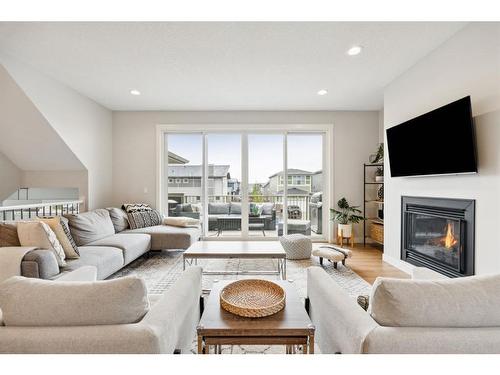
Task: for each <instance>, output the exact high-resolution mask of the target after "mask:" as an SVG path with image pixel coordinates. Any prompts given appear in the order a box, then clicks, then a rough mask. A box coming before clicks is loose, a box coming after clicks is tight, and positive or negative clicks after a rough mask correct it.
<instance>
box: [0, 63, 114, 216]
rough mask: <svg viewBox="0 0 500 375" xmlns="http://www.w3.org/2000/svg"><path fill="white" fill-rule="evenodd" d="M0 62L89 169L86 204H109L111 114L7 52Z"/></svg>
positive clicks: (110, 186) (98, 205)
mask: <svg viewBox="0 0 500 375" xmlns="http://www.w3.org/2000/svg"><path fill="white" fill-rule="evenodd" d="M0 61H1V62H2V64H3V65H4V66H5V68H6V69H7V71H8V72H9V74H10V75H11V76H12V77H13V78H14V79H15V80H16V83H17V84H18V85H19V86H20V87H21V88H22V89H23V90H24V92H25V93H26V95H27V96H28V97H29V98H30V100H31V101H32V102H33V103H34V105H35V106H36V107H37V108H38V110H39V111H40V112H41V113H42V114H43V116H44V117H45V119H46V120H47V121H48V123H49V124H50V125H51V126H52V127H53V128H54V130H55V131H56V132H57V133H58V134H59V135H60V137H61V138H62V139H63V140H64V142H65V143H66V144H67V145H68V147H69V148H70V149H71V150H72V151H73V152H74V154H75V155H76V156H77V157H78V159H79V160H80V161H81V162H82V163H83V165H84V166H85V167H86V168H87V170H88V184H89V188H88V206H89V208H90V209H92V208H95V207H102V206H105V205H107V204H109V201H110V198H111V188H112V113H111V111H110V110H108V109H106V108H104V107H103V106H101V105H99V104H97V103H95V102H94V101H92V100H90V99H88V98H87V97H85V96H83V95H81V94H79V93H78V92H76V91H75V90H73V89H71V88H69V87H67V86H65V85H62V84H61V83H59V82H57V81H55V80H54V79H52V78H50V77H48V76H46V75H44V74H41V73H39V72H37V71H36V70H34V69H33V68H31V67H30V66H28V65H26V64H24V63H21V62H19V61H17V60H15V59H13V58H11V57H10V56H8V55H6V54H0Z"/></svg>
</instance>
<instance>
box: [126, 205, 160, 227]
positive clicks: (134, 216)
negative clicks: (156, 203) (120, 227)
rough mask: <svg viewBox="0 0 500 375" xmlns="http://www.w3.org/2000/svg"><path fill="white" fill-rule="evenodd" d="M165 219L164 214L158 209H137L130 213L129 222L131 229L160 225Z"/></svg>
mask: <svg viewBox="0 0 500 375" xmlns="http://www.w3.org/2000/svg"><path fill="white" fill-rule="evenodd" d="M162 221H163V215H162V214H161V213H160V212H159V211H157V210H149V211H136V212H129V213H128V222H129V224H130V229H138V228H146V227H154V226H155V225H160V224H161V223H162Z"/></svg>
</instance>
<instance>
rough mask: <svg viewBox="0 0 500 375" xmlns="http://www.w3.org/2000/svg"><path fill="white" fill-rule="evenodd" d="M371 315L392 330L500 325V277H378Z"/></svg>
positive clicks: (370, 309)
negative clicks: (410, 278)
mask: <svg viewBox="0 0 500 375" xmlns="http://www.w3.org/2000/svg"><path fill="white" fill-rule="evenodd" d="M369 311H370V314H371V316H372V318H373V319H375V320H376V321H377V322H378V323H379V324H380V325H382V326H390V327H497V326H500V313H499V312H500V275H494V276H471V277H463V278H457V279H448V280H405V279H389V278H377V280H375V283H374V284H373V289H372V292H371V295H370V307H369Z"/></svg>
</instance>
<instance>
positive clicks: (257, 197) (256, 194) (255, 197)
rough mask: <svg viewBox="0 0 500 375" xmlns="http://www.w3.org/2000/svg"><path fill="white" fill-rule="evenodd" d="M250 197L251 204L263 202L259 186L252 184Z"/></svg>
mask: <svg viewBox="0 0 500 375" xmlns="http://www.w3.org/2000/svg"><path fill="white" fill-rule="evenodd" d="M250 196H251V197H252V202H255V203H260V202H263V201H264V198H263V197H262V189H261V186H260V184H253V188H252V192H251V193H250Z"/></svg>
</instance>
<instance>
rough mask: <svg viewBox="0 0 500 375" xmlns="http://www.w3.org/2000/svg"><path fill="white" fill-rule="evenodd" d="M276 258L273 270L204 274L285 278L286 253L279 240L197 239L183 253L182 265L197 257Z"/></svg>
mask: <svg viewBox="0 0 500 375" xmlns="http://www.w3.org/2000/svg"><path fill="white" fill-rule="evenodd" d="M231 258H237V259H276V261H277V263H278V265H277V268H276V270H275V271H263V270H251V271H222V270H221V271H205V270H204V271H203V273H204V274H205V275H278V276H280V277H281V279H283V280H285V279H286V253H285V250H283V247H282V246H281V244H280V242H279V241H199V242H196V243H194V244H193V245H191V246H190V247H189V248H188V249H187V250H186V251H185V252H184V254H183V267H184V269H186V265H193V264H197V263H198V259H231Z"/></svg>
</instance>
